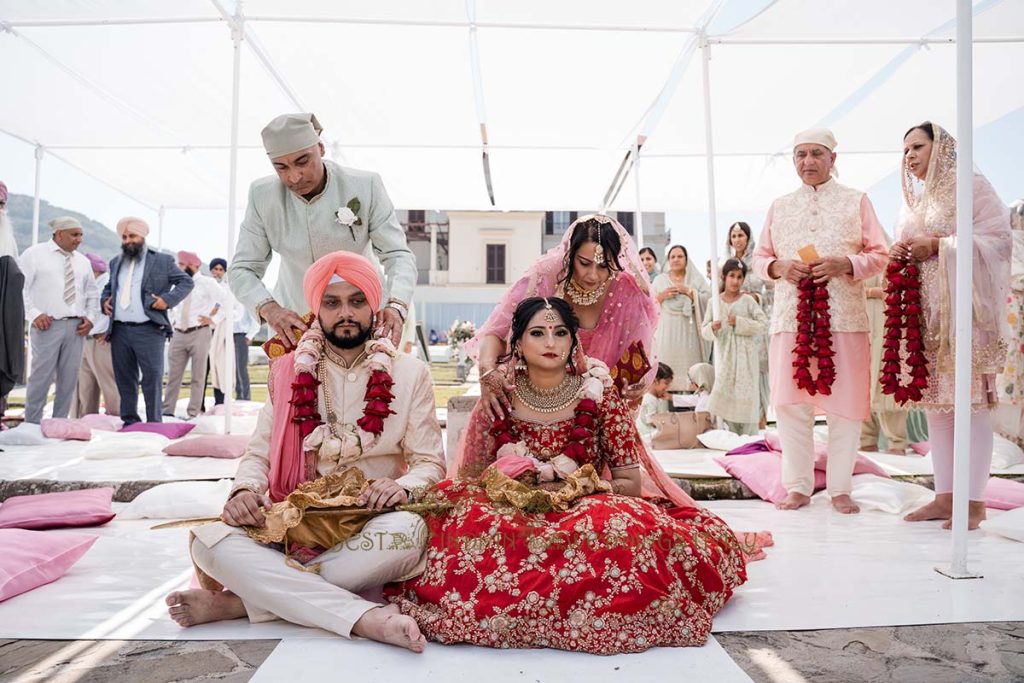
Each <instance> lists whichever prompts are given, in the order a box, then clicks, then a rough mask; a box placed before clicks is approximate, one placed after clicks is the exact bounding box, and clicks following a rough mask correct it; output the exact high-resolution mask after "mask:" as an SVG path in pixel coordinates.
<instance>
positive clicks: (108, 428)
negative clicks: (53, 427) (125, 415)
mask: <svg viewBox="0 0 1024 683" xmlns="http://www.w3.org/2000/svg"><path fill="white" fill-rule="evenodd" d="M78 421H79V422H81V423H82V424H85V425H88V426H89V429H98V430H100V431H101V432H116V431H117V430H119V429H121V427H124V421H123V420H121V418H119V417H118V416H117V415H101V414H100V413H91V414H89V415H83V416H82V417H80V418H78Z"/></svg>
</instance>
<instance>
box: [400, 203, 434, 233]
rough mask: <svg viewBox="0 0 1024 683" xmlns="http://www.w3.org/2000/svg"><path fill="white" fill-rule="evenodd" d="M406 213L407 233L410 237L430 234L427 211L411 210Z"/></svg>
mask: <svg viewBox="0 0 1024 683" xmlns="http://www.w3.org/2000/svg"><path fill="white" fill-rule="evenodd" d="M406 213H407V214H408V216H407V217H406V219H405V231H406V233H408V234H409V235H410V236H412V235H425V234H428V232H429V231H428V230H427V212H426V211H424V210H423V209H409V211H407V212H406Z"/></svg>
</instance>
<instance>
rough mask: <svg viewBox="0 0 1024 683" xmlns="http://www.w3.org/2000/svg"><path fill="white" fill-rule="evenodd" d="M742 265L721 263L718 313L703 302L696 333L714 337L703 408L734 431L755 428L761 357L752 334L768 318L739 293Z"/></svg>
mask: <svg viewBox="0 0 1024 683" xmlns="http://www.w3.org/2000/svg"><path fill="white" fill-rule="evenodd" d="M746 275H747V267H746V265H744V263H743V262H742V261H738V260H736V259H729V260H728V261H726V262H725V265H724V266H722V288H723V289H722V292H721V293H720V294H719V301H720V302H721V305H720V306H719V311H718V315H719V317H718V318H716V317H715V316H714V309H713V307H710V306H709V307H708V310H707V313H706V315H705V316H704V325H703V326H702V327H701V334H702V335H703V336H704V338H705V339H707V340H708V341H711V342H713V343H714V349H715V351H714V357H715V374H716V375H717V377H716V378H715V388H714V389H713V390H712V392H711V401H710V404H709V409H710V411H711V414H712V415H714V416H716V417H719V418H721V419H722V420H723V421H724V422H725V424H726V427H727V428H728V429H729V430H730V431H733V432H735V433H736V434H757V431H758V429H757V427H758V421H759V419H760V417H761V397H760V392H759V391H758V381H759V379H760V374H761V363H760V359H759V356H758V337H759V336H760V335H764V334H765V333H766V332H767V331H768V318H767V316H765V314H764V311H763V310H762V309H761V306H760V304H758V303H757V302H756V301H755V300H754V298H753V297H751V296H750V295H749V294H744V293H743V291H742V289H743V281H744V279H745V278H746Z"/></svg>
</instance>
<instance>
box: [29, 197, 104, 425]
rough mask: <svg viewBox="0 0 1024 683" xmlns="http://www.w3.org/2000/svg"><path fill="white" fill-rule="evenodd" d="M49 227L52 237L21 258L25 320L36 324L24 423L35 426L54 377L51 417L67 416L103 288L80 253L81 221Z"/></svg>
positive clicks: (66, 220)
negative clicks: (54, 389) (87, 338)
mask: <svg viewBox="0 0 1024 683" xmlns="http://www.w3.org/2000/svg"><path fill="white" fill-rule="evenodd" d="M49 225H50V227H51V228H52V229H53V239H52V240H50V241H48V242H43V243H41V244H37V245H35V246H32V247H29V248H28V249H26V250H25V251H24V253H22V255H21V258H20V259H19V265H20V266H21V270H22V272H23V273H24V274H25V310H26V313H27V315H26V318H27V319H28V320H30V321H31V325H32V326H31V328H30V329H29V342H30V343H31V344H32V370H31V372H30V373H29V376H28V388H27V395H26V398H25V421H26V422H31V423H35V424H38V423H39V421H40V420H41V419H42V417H43V408H45V407H46V398H47V395H48V394H49V393H50V385H51V384H52V383H53V381H54V376H56V380H57V393H56V396H55V398H54V402H53V417H67V416H68V412H69V411H70V410H71V400H72V398H73V397H74V395H75V386H76V385H77V384H78V369H79V366H80V365H81V364H82V347H83V344H84V342H85V337H86V335H88V334H89V331H90V330H92V326H93V321H94V320H96V318H97V317H98V316H99V290H98V289H97V287H96V280H95V279H94V278H93V275H92V266H91V265H90V263H89V259H87V258H85V257H84V256H82V255H81V254H79V253H78V252H77V251H76V250H77V249H78V246H79V245H80V244H81V243H82V224H81V223H79V222H78V220H77V219H75V218H72V217H70V216H62V217H60V218H54V219H53V220H52V221H50V223H49Z"/></svg>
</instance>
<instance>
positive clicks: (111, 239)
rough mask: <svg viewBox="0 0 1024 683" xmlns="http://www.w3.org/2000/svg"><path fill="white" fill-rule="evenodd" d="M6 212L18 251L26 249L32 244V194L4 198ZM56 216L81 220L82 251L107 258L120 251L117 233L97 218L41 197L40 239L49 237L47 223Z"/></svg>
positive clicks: (50, 232)
mask: <svg viewBox="0 0 1024 683" xmlns="http://www.w3.org/2000/svg"><path fill="white" fill-rule="evenodd" d="M7 215H8V216H9V217H10V219H11V224H12V225H13V226H14V239H15V240H17V242H18V251H19V252H22V251H25V250H26V249H27V248H28V247H30V246H32V197H30V196H28V195H26V194H12V195H11V196H10V197H8V198H7ZM58 216H73V217H74V218H77V219H78V220H79V221H80V222H81V223H82V228H83V230H82V232H83V233H84V234H83V236H82V246H80V247H79V248H78V251H80V252H81V253H83V254H85V253H87V252H88V253H93V254H98V255H99V256H102V257H103V258H104V259H106V260H107V261H109V260H110V259H112V258H113V257H114V256H116V255H117V254H119V253H120V252H121V238H120V237H118V236H117V233H116V232H114V231H113V230H111V229H110V228H108V227H107V226H105V225H104V224H103V223H100V222H99V221H94V220H92V219H91V218H89V217H88V216H86V215H84V214H81V213H78V212H77V211H72V210H71V209H65V208H63V207H60V206H54V205H52V204H50V203H49V202H47V201H44V200H42V199H40V200H39V241H40V242H42V241H45V240H48V239H50V236H51V235H52V234H53V232H52V231H51V230H50V226H48V225H47V224H46V223H47V221H50V220H52V219H54V218H57V217H58Z"/></svg>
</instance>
